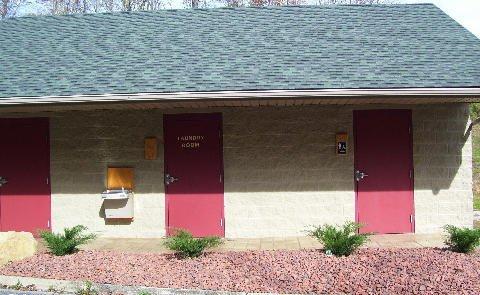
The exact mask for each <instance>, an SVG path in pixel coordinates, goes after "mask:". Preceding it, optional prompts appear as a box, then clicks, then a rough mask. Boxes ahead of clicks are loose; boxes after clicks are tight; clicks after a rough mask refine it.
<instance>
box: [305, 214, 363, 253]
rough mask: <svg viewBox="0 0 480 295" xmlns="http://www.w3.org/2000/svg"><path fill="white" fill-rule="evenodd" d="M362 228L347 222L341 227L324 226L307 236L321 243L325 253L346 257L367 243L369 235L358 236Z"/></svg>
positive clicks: (318, 227) (316, 228)
mask: <svg viewBox="0 0 480 295" xmlns="http://www.w3.org/2000/svg"><path fill="white" fill-rule="evenodd" d="M361 227H362V226H361V225H360V224H358V223H355V222H348V223H346V224H345V225H343V226H341V227H337V226H333V225H328V224H325V225H323V226H317V227H315V228H314V229H313V230H310V231H308V233H309V235H310V236H312V237H314V238H316V239H317V240H319V241H320V242H322V243H323V246H324V249H325V252H326V253H332V254H333V255H335V256H348V255H350V254H352V252H353V251H355V250H356V249H357V248H358V247H360V246H362V245H363V244H365V243H366V242H367V241H368V236H369V235H370V234H358V230H359V229H360V228H361Z"/></svg>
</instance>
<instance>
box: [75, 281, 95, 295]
mask: <svg viewBox="0 0 480 295" xmlns="http://www.w3.org/2000/svg"><path fill="white" fill-rule="evenodd" d="M75 295H98V291H97V290H96V289H95V288H94V287H93V284H92V282H90V281H85V282H84V283H83V288H78V289H77V290H76V291H75Z"/></svg>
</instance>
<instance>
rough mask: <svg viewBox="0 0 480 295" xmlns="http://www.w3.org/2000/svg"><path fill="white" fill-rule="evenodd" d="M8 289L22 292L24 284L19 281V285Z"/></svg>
mask: <svg viewBox="0 0 480 295" xmlns="http://www.w3.org/2000/svg"><path fill="white" fill-rule="evenodd" d="M8 289H12V290H17V291H20V290H22V289H23V284H22V283H21V282H20V280H17V283H16V284H15V285H11V286H8Z"/></svg>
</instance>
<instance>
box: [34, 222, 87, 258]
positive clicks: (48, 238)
mask: <svg viewBox="0 0 480 295" xmlns="http://www.w3.org/2000/svg"><path fill="white" fill-rule="evenodd" d="M86 230H87V227H85V226H83V225H76V226H74V227H72V228H65V229H64V232H63V233H58V234H55V233H51V232H47V231H44V232H42V233H41V234H40V236H41V237H42V239H43V241H45V244H46V245H47V248H48V249H49V250H50V252H52V254H54V255H56V256H63V255H67V254H72V253H74V252H75V251H77V247H78V246H80V245H83V244H85V243H87V242H89V241H91V240H93V239H95V237H96V235H94V234H86V233H84V232H85V231H86Z"/></svg>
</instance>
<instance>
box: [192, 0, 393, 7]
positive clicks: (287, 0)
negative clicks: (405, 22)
mask: <svg viewBox="0 0 480 295" xmlns="http://www.w3.org/2000/svg"><path fill="white" fill-rule="evenodd" d="M193 1H195V0H193ZM220 1H221V2H222V3H224V4H225V5H226V6H227V7H243V6H257V7H260V6H283V5H302V4H307V3H312V2H309V1H308V0H220ZM394 2H396V1H395V0H315V2H313V4H316V5H334V4H357V5H359V4H389V3H394Z"/></svg>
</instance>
